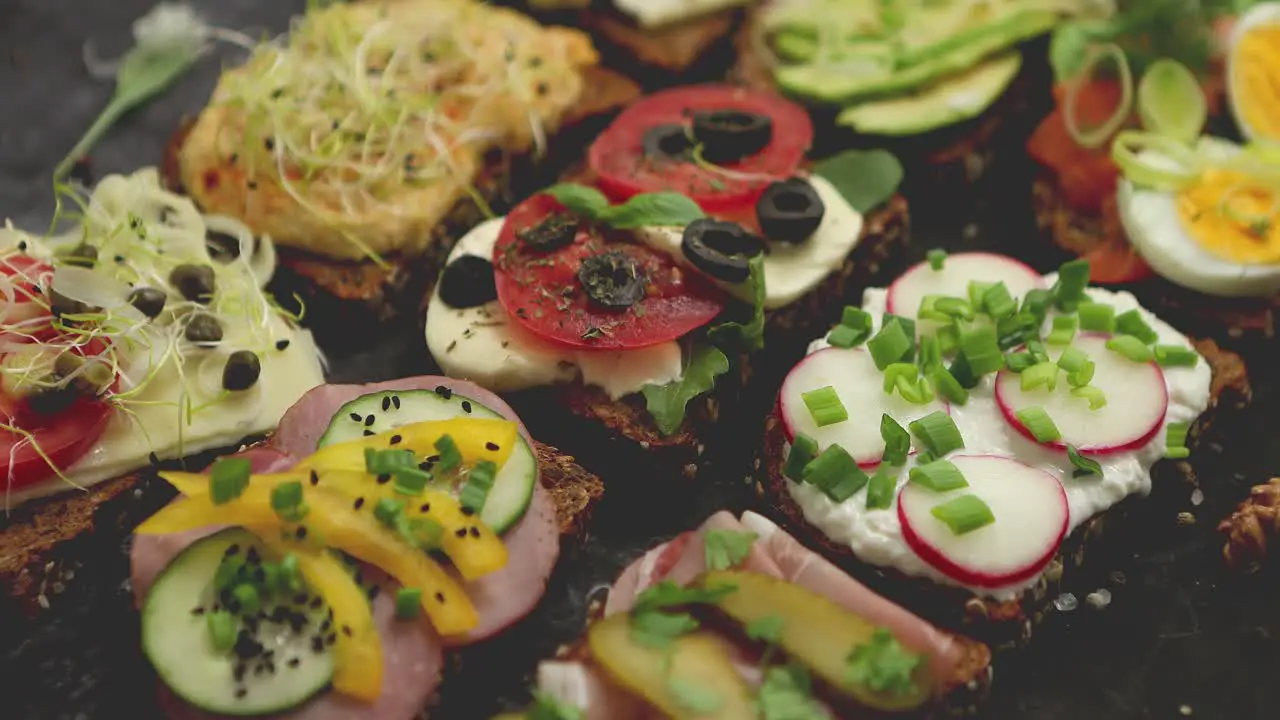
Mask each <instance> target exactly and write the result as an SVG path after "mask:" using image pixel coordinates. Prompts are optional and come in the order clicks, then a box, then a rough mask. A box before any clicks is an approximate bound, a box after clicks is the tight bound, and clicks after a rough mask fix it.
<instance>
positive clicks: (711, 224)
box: [680, 218, 765, 282]
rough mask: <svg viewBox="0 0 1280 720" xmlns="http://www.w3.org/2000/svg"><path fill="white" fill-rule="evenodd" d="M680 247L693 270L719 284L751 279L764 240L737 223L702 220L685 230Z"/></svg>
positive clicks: (761, 251) (691, 224)
mask: <svg viewBox="0 0 1280 720" xmlns="http://www.w3.org/2000/svg"><path fill="white" fill-rule="evenodd" d="M680 247H681V249H682V250H683V251H684V256H685V257H686V258H688V259H689V262H691V263H693V266H694V267H696V268H698V269H699V270H701V271H702V272H704V273H706V274H708V275H710V276H711V277H713V278H716V279H717V280H723V281H725V282H742V281H743V280H746V279H747V278H749V277H751V265H750V262H749V261H750V260H751V258H753V257H755V256H756V255H759V254H761V253H763V252H764V247H765V244H764V238H761V237H760V236H759V235H755V234H753V233H750V232H747V230H746V228H744V227H742V226H741V225H739V224H737V223H731V222H722V221H720V220H711V219H709V218H702V219H701V220H694V221H693V222H691V223H689V224H688V226H686V227H685V229H684V236H683V237H682V238H681V242H680Z"/></svg>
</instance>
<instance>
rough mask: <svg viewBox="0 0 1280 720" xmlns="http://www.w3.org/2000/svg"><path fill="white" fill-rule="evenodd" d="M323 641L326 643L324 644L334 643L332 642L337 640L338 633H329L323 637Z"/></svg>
mask: <svg viewBox="0 0 1280 720" xmlns="http://www.w3.org/2000/svg"><path fill="white" fill-rule="evenodd" d="M324 642H325V644H326V645H332V644H334V643H336V642H338V635H337V633H329V637H327V638H325V639H324Z"/></svg>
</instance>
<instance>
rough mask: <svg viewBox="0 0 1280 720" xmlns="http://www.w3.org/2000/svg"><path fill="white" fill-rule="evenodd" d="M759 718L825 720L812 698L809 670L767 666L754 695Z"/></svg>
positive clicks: (788, 666) (772, 719) (822, 712)
mask: <svg viewBox="0 0 1280 720" xmlns="http://www.w3.org/2000/svg"><path fill="white" fill-rule="evenodd" d="M756 707H757V709H759V710H760V718H761V720H826V718H827V717H828V715H827V713H826V711H824V710H823V708H822V706H821V705H820V704H818V702H817V701H816V700H814V699H813V685H812V682H811V681H810V679H809V673H808V671H806V670H805V669H804V668H803V667H801V666H799V665H786V666H779V667H771V668H769V669H767V670H765V672H764V683H762V684H761V685H760V691H759V694H758V695H756Z"/></svg>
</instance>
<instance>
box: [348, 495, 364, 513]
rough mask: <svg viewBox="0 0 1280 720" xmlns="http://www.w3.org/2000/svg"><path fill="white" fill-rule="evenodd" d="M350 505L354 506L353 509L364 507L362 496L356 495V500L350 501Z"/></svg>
mask: <svg viewBox="0 0 1280 720" xmlns="http://www.w3.org/2000/svg"><path fill="white" fill-rule="evenodd" d="M351 506H352V507H354V508H355V509H357V510H359V509H360V508H362V507H364V498H362V497H358V498H356V501H355V502H354V503H352V504H351Z"/></svg>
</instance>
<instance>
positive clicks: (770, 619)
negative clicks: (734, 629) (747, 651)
mask: <svg viewBox="0 0 1280 720" xmlns="http://www.w3.org/2000/svg"><path fill="white" fill-rule="evenodd" d="M783 623H784V620H783V619H782V617H781V616H779V615H766V616H765V617H762V618H756V619H755V620H752V621H751V622H749V623H747V625H746V627H745V628H744V630H745V631H746V633H747V637H749V638H751V639H752V640H757V641H759V642H766V643H769V644H770V645H773V644H776V643H777V642H778V639H779V638H781V637H782V626H783Z"/></svg>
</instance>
